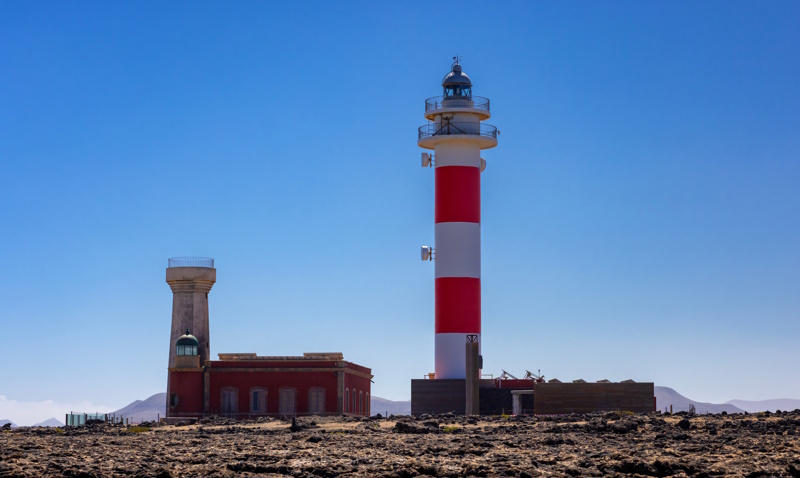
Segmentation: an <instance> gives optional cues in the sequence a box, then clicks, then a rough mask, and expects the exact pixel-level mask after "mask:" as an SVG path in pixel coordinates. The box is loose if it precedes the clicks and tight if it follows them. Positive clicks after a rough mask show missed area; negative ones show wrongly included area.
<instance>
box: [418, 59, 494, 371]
mask: <svg viewBox="0 0 800 478" xmlns="http://www.w3.org/2000/svg"><path fill="white" fill-rule="evenodd" d="M453 60H454V61H453V64H452V67H451V71H450V72H449V73H448V74H447V75H445V77H444V79H443V80H442V89H443V94H442V96H435V97H433V98H428V99H427V100H425V118H426V119H427V120H428V124H426V125H423V126H421V127H420V128H419V131H418V133H419V134H418V139H417V145H418V146H420V147H421V148H425V149H428V150H433V152H434V154H433V155H431V154H430V153H422V166H423V167H431V166H433V168H434V175H435V208H434V209H435V212H434V217H435V218H434V223H435V246H434V247H430V246H423V247H422V260H432V261H433V262H434V264H435V303H436V305H435V333H436V339H435V378H436V379H464V378H465V377H466V374H467V371H466V357H465V343H466V342H467V336H474V337H473V338H472V340H473V341H475V340H477V342H478V346H480V337H481V178H480V175H481V172H483V170H484V169H485V167H486V162H485V161H484V159H483V158H481V151H482V150H484V149H489V148H493V147H495V146H497V133H498V132H497V128H495V127H494V126H492V125H489V124H485V123H483V121H485V120H487V119H489V117H490V116H491V112H490V103H489V99H487V98H483V97H479V96H473V95H472V81H471V80H470V79H469V77H468V76H467V75H466V74H465V73H464V72H463V71H462V69H461V64H460V62H459V58H458V57H454V58H453Z"/></svg>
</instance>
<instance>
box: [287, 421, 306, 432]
mask: <svg viewBox="0 0 800 478" xmlns="http://www.w3.org/2000/svg"><path fill="white" fill-rule="evenodd" d="M302 429H303V427H301V426H300V425H298V424H297V419H295V418H292V424H291V425H290V426H289V431H291V432H292V433H295V432H299V431H300V430H302Z"/></svg>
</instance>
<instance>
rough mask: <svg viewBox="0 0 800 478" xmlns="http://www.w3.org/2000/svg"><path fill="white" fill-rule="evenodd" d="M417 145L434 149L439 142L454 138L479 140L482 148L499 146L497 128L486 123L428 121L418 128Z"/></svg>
mask: <svg viewBox="0 0 800 478" xmlns="http://www.w3.org/2000/svg"><path fill="white" fill-rule="evenodd" d="M417 132H418V135H417V145H418V146H420V147H422V148H426V149H434V148H435V147H436V144H437V143H440V142H444V141H453V140H461V141H463V140H468V141H475V142H477V143H478V144H479V145H480V147H481V149H486V148H492V147H494V146H497V128H496V127H494V126H492V125H490V124H484V123H477V122H475V123H466V122H464V123H462V122H449V121H448V122H444V123H428V124H426V125H423V126H420V127H419V128H418V130H417Z"/></svg>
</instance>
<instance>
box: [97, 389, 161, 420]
mask: <svg viewBox="0 0 800 478" xmlns="http://www.w3.org/2000/svg"><path fill="white" fill-rule="evenodd" d="M112 414H113V415H115V416H117V417H123V418H131V419H133V420H135V421H137V422H138V421H153V420H157V419H158V417H159V416H162V417H163V416H166V414H167V394H166V392H162V393H157V394H155V395H152V396H150V397H148V398H146V399H144V400H136V401H134V402H132V403H130V404H129V405H127V406H125V407H122V408H120V409H119V410H117V411H116V412H111V413H109V415H112Z"/></svg>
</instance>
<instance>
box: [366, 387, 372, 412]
mask: <svg viewBox="0 0 800 478" xmlns="http://www.w3.org/2000/svg"><path fill="white" fill-rule="evenodd" d="M366 405H367V415H372V402H370V401H369V392H367V403H366Z"/></svg>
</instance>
